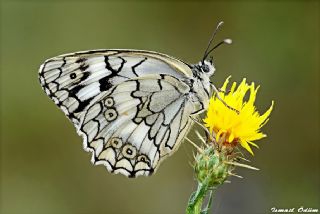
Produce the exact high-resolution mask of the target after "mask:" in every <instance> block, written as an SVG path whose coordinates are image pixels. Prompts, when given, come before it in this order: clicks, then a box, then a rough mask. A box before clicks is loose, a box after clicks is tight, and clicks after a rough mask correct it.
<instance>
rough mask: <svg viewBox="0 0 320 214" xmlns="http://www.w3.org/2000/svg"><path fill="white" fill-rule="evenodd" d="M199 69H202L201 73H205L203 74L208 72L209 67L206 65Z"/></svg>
mask: <svg viewBox="0 0 320 214" xmlns="http://www.w3.org/2000/svg"><path fill="white" fill-rule="evenodd" d="M201 69H202V71H203V72H205V73H208V72H209V71H210V68H209V66H208V65H206V64H203V65H202V66H201Z"/></svg>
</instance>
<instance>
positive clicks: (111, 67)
mask: <svg viewBox="0 0 320 214" xmlns="http://www.w3.org/2000/svg"><path fill="white" fill-rule="evenodd" d="M221 24H222V23H219V25H218V26H217V27H216V30H215V31H214V34H213V36H212V37H211V40H210V42H209V45H208V47H207V49H206V51H205V54H204V57H203V59H202V60H201V61H200V62H199V63H198V64H193V65H192V64H188V63H186V62H183V61H182V60H179V59H177V58H174V57H171V56H168V55H165V54H162V53H158V52H152V51H144V50H125V49H106V50H102V49H101V50H90V51H83V52H75V53H70V54H65V55H60V56H57V57H53V58H51V59H48V60H46V61H45V62H44V63H43V64H42V65H41V66H40V69H39V80H40V84H41V86H42V88H43V90H44V91H45V93H46V94H47V95H48V96H49V97H50V98H51V99H52V100H53V101H54V103H55V104H56V105H57V106H58V107H59V108H60V109H61V110H62V111H63V112H64V114H65V115H66V116H67V117H68V118H69V119H70V120H71V122H72V123H73V125H74V126H75V128H76V130H77V133H78V134H79V135H80V136H82V138H83V147H84V150H85V151H88V152H91V153H92V158H91V161H92V163H94V164H95V165H105V167H106V168H107V170H108V171H109V172H112V173H115V174H117V173H120V174H123V175H125V176H127V177H137V176H140V175H146V176H148V175H151V174H153V173H154V172H155V171H156V169H157V168H158V166H159V164H160V163H161V161H163V160H164V159H165V158H166V157H168V156H169V155H171V154H173V153H174V152H175V151H176V150H177V149H178V147H179V145H180V144H181V142H182V141H183V138H184V137H185V135H186V133H187V132H188V130H189V129H190V127H191V125H192V123H193V120H192V118H191V117H192V116H194V115H198V114H199V113H201V112H203V111H204V110H205V109H206V108H207V106H208V102H209V99H210V97H211V95H212V84H211V83H210V77H211V76H212V75H213V73H214V71H215V67H214V66H213V63H212V60H209V61H208V60H207V59H206V58H207V57H208V55H209V53H211V52H212V51H213V50H214V49H215V48H216V47H218V46H219V45H221V44H223V43H231V40H228V39H226V40H223V41H222V42H220V43H218V44H217V45H216V46H215V47H213V48H212V49H211V50H209V47H210V45H211V42H212V39H213V37H214V35H215V33H216V31H217V29H218V28H219V26H220V25H221Z"/></svg>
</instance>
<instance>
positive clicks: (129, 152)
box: [122, 144, 137, 159]
mask: <svg viewBox="0 0 320 214" xmlns="http://www.w3.org/2000/svg"><path fill="white" fill-rule="evenodd" d="M122 154H123V156H124V157H126V158H129V159H132V158H134V157H135V156H136V154H137V150H136V148H135V147H133V146H132V145H130V144H126V145H125V146H124V147H123V148H122Z"/></svg>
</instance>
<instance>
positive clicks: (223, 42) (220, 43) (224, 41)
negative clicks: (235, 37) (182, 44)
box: [203, 39, 232, 60]
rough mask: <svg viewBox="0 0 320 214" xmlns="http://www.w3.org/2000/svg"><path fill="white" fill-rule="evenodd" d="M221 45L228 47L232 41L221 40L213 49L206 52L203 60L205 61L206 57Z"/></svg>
mask: <svg viewBox="0 0 320 214" xmlns="http://www.w3.org/2000/svg"><path fill="white" fill-rule="evenodd" d="M222 44H228V45H230V44H232V40H231V39H224V40H222V41H221V42H219V43H218V44H216V45H215V46H214V47H213V48H211V49H210V50H209V51H208V53H207V54H206V55H205V56H204V57H203V60H205V59H206V58H207V57H208V55H209V54H210V53H211V52H212V51H213V50H214V49H216V48H217V47H219V46H220V45H222Z"/></svg>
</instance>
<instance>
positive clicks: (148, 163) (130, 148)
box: [79, 75, 194, 177]
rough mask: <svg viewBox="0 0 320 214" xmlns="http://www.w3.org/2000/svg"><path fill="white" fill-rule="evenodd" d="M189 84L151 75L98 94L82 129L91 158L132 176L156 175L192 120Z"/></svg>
mask: <svg viewBox="0 0 320 214" xmlns="http://www.w3.org/2000/svg"><path fill="white" fill-rule="evenodd" d="M187 89H188V86H187V85H185V84H182V83H181V82H180V81H179V80H178V79H176V78H174V77H172V76H169V75H149V77H148V78H147V77H145V78H138V79H135V80H128V81H125V82H123V83H121V84H119V85H117V86H116V87H115V88H114V89H113V90H111V91H110V92H109V93H106V94H104V95H103V96H101V97H100V98H97V99H99V101H96V103H95V104H94V105H92V106H91V107H90V108H89V109H88V110H87V112H86V114H85V115H84V120H83V123H82V124H81V126H80V129H79V133H80V134H82V135H83V137H84V147H85V149H87V150H89V151H92V153H93V154H92V155H93V156H92V161H93V162H94V163H95V164H103V165H105V166H106V167H107V169H108V171H110V172H113V173H121V174H124V175H126V176H129V177H135V176H138V175H150V174H152V172H153V171H154V170H156V168H157V166H158V165H159V163H160V161H162V160H163V159H164V157H165V156H168V155H170V154H172V153H173V152H174V151H175V150H176V148H177V147H178V146H179V144H180V142H181V140H182V137H183V136H184V135H185V133H186V131H187V129H188V127H189V126H190V124H191V121H190V119H189V115H190V113H191V112H192V111H193V110H194V109H193V107H192V104H191V103H189V101H188V100H187V99H186V95H187Z"/></svg>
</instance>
